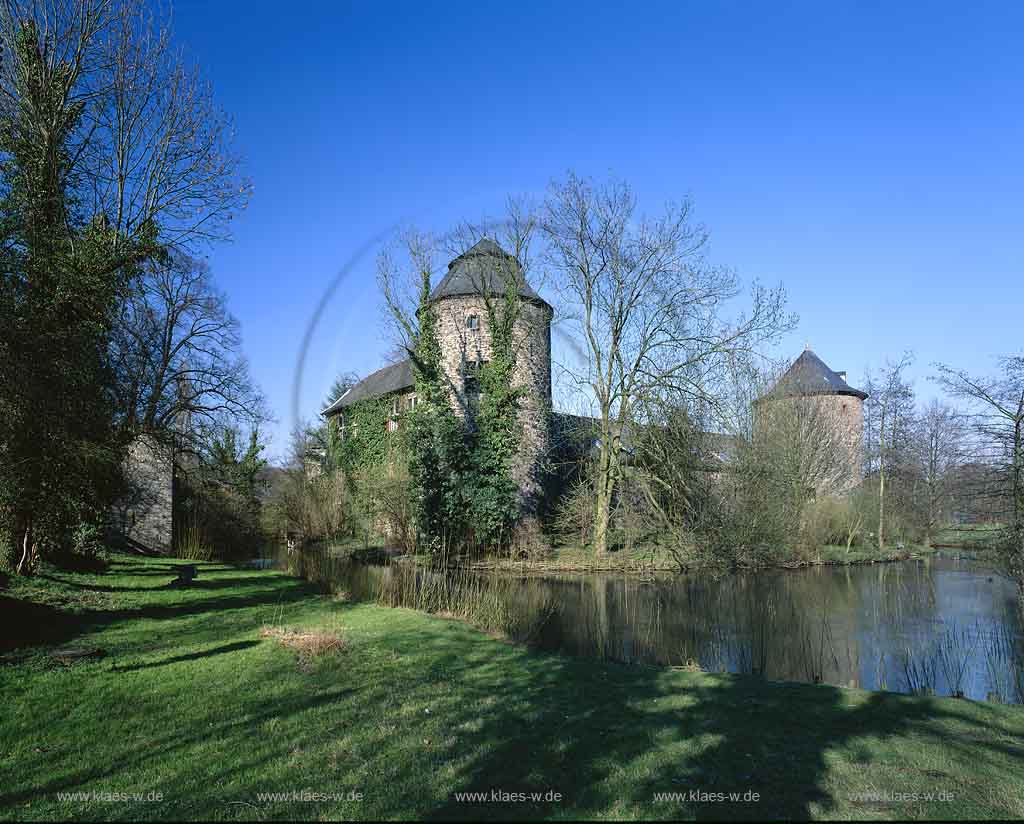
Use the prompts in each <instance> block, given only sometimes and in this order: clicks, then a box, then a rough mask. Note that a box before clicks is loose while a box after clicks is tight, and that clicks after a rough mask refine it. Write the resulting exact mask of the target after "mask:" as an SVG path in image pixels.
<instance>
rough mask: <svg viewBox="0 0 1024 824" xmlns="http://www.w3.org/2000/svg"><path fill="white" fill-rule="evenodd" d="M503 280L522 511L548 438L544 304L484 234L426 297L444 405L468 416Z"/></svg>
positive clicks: (530, 503)
mask: <svg viewBox="0 0 1024 824" xmlns="http://www.w3.org/2000/svg"><path fill="white" fill-rule="evenodd" d="M509 285H513V286H514V288H515V291H516V294H517V295H518V298H519V300H518V311H517V314H516V316H515V322H514V324H513V329H512V342H513V352H514V358H515V366H514V369H513V372H512V384H513V386H515V387H517V388H519V389H521V390H522V398H521V401H520V413H519V423H520V427H521V437H520V444H519V455H518V458H517V460H516V461H515V463H514V468H513V477H514V479H515V481H516V483H517V484H518V485H519V487H520V489H521V490H522V502H523V506H524V508H526V509H527V510H530V509H532V508H533V507H535V506H536V504H537V501H538V500H539V496H540V494H541V486H540V472H539V470H540V465H541V463H542V462H543V459H544V457H545V455H546V454H547V451H548V447H549V443H550V420H551V317H552V314H553V311H552V308H551V305H550V304H549V303H548V302H547V301H545V300H544V299H543V298H542V297H541V296H540V295H538V294H537V293H536V292H535V291H534V290H533V289H532V288H531V287H530V285H529V284H528V283H527V282H526V278H525V276H524V274H523V268H522V265H521V264H520V262H519V260H517V259H516V257H515V256H514V255H511V254H509V253H508V252H506V251H505V250H504V249H502V248H501V247H500V246H499V245H498V244H497V243H495V242H494V241H493V240H491V239H490V238H486V237H485V238H484V239H482V240H481V241H480V242H478V243H477V244H476V245H474V246H473V247H472V248H470V249H469V250H467V251H466V252H464V253H463V254H461V255H459V256H458V257H457V258H455V259H454V260H452V261H451V262H450V263H449V264H448V271H447V273H446V274H445V275H444V277H443V278H442V279H441V281H440V283H438V284H437V286H436V287H435V288H434V290H433V292H432V293H431V295H430V299H431V302H432V304H433V307H434V309H435V313H436V317H437V326H438V338H439V342H440V344H441V357H442V362H443V368H444V376H445V381H446V383H447V384H448V388H449V392H450V395H451V398H452V404H453V406H454V407H455V411H456V414H458V415H460V416H462V417H466V416H472V414H473V410H474V408H475V405H476V403H477V402H478V400H479V391H480V386H479V382H478V377H477V375H478V372H479V369H480V367H481V366H482V365H483V364H485V363H487V362H488V361H490V359H491V341H492V338H491V332H492V330H491V329H489V325H490V323H489V318H488V311H487V303H488V302H490V303H491V305H492V307H502V306H503V305H504V302H505V295H506V293H507V290H508V287H509Z"/></svg>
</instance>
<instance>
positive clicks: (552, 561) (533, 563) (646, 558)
mask: <svg viewBox="0 0 1024 824" xmlns="http://www.w3.org/2000/svg"><path fill="white" fill-rule="evenodd" d="M935 551H936V550H934V549H931V548H929V547H926V546H907V547H903V548H897V547H888V548H886V549H884V550H880V549H879V548H878V547H875V546H854V547H851V548H850V549H849V550H847V548H846V547H845V546H823V547H821V548H820V549H819V550H818V552H817V553H816V554H815V555H811V556H809V557H803V558H798V557H795V556H793V555H792V554H789V555H780V559H779V560H778V561H776V562H775V563H767V564H766V565H765V566H767V567H769V568H771V567H782V568H787V569H796V568H799V567H806V566H816V565H822V564H829V565H840V566H841V565H847V564H877V563H888V562H891V561H905V560H908V559H910V558H920V557H924V556H926V555H930V554H933V553H934V552H935ZM469 566H470V567H472V568H473V569H491V570H507V571H515V572H535V573H543V572H622V573H646V572H674V571H677V570H679V569H680V568H683V569H699V568H700V566H701V564H700V562H699V561H687V560H686V559H682V561H680V560H679V559H677V558H676V556H675V555H673V554H672V553H671V552H669V551H668V550H666V549H663V548H661V547H637V548H634V549H629V550H625V549H622V550H619V551H617V552H610V553H608V554H607V555H605V556H603V557H598V556H596V555H595V554H594V552H593V550H592V549H590V548H589V547H578V546H567V547H555V548H554V549H552V550H551V552H550V553H549V554H548V555H547V556H544V557H540V558H531V559H512V558H501V557H493V556H492V557H488V558H483V559H480V560H478V561H473V562H472V563H471V564H469Z"/></svg>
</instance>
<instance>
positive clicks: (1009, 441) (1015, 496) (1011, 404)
mask: <svg viewBox="0 0 1024 824" xmlns="http://www.w3.org/2000/svg"><path fill="white" fill-rule="evenodd" d="M998 366H999V371H998V373H997V374H996V375H993V376H976V375H971V374H970V373H968V372H966V371H964V370H962V369H954V368H952V367H950V366H945V365H942V364H940V365H939V366H938V371H939V374H938V380H939V383H940V384H941V385H942V386H943V387H945V389H946V391H948V392H949V393H950V394H951V395H953V396H954V397H957V398H961V399H962V400H964V401H965V402H966V403H967V404H968V410H967V421H968V423H969V425H970V427H971V430H972V433H973V440H974V444H973V450H974V452H975V454H974V456H973V457H974V459H975V461H977V462H978V463H979V464H981V465H983V466H985V467H987V468H989V469H990V470H991V471H990V472H988V473H984V476H983V477H985V478H986V479H987V478H993V479H995V480H996V482H997V483H998V485H999V492H1000V495H999V499H1000V502H1001V503H1002V506H1001V507H1000V513H1001V515H1002V518H1003V520H1004V523H1006V525H1007V526H1006V534H1005V536H1004V541H1003V546H1004V549H1005V556H1006V561H1007V565H1008V567H1009V571H1010V573H1011V574H1012V575H1013V576H1014V578H1015V579H1016V580H1017V582H1018V586H1019V587H1020V591H1021V594H1022V597H1024V356H1022V355H1014V356H1009V357H1002V358H1000V359H999V361H998Z"/></svg>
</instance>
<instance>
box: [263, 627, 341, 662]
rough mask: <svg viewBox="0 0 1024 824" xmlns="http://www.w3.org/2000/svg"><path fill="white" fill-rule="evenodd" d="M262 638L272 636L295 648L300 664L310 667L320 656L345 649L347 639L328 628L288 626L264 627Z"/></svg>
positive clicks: (290, 647) (279, 641)
mask: <svg viewBox="0 0 1024 824" xmlns="http://www.w3.org/2000/svg"><path fill="white" fill-rule="evenodd" d="M260 638H272V639H273V640H275V641H277V642H278V643H279V644H281V646H283V647H288V649H290V650H294V651H295V652H296V653H297V654H298V656H299V665H300V666H302V667H304V668H305V667H309V666H311V665H312V664H313V662H314V661H316V660H317V659H318V658H323V657H324V656H327V655H337V654H338V653H340V652H344V651H345V639H344V638H342V637H341V636H340V635H338V634H337V633H336V632H328V631H327V630H299V629H289V628H288V627H263V629H261V630H260Z"/></svg>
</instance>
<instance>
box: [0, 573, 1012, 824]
mask: <svg viewBox="0 0 1024 824" xmlns="http://www.w3.org/2000/svg"><path fill="white" fill-rule="evenodd" d="M170 564H171V562H170V561H159V560H141V559H136V558H125V557H121V558H119V559H117V560H116V561H115V563H114V564H113V566H112V568H111V570H110V571H109V572H108V573H107V574H103V575H86V574H71V573H64V572H54V571H52V570H51V571H46V572H44V574H43V575H41V576H40V577H39V578H37V579H35V580H32V581H29V582H23V581H18V580H12V581H10V582H9V583H8V588H7V589H6V590H0V611H2V612H0V615H2V624H0V626H3V628H4V635H3V638H4V639H6V642H7V651H6V652H4V653H3V657H2V659H0V690H2V692H0V695H2V698H3V704H2V712H0V818H5V819H17V820H27V819H37V820H49V819H66V818H81V819H94V820H98V819H103V820H110V819H143V818H147V819H149V818H152V819H161V818H163V819H182V818H185V819H206V818H213V819H249V820H252V819H256V820H265V819H275V818H287V819H296V818H302V819H341V818H347V819H352V818H407V817H408V818H433V819H450V818H465V819H478V818H480V817H481V816H485V817H487V818H491V817H519V818H535V817H550V818H580V817H582V818H604V819H608V818H621V817H644V818H648V817H650V818H727V819H731V818H746V819H759V820H763V819H764V818H766V817H769V818H779V817H782V818H807V817H814V818H868V819H874V818H928V817H931V818H943V819H955V818H984V817H989V818H991V817H995V818H1003V817H1009V818H1021V817H1022V816H1024V769H1022V764H1024V709H1021V708H1016V707H1006V706H1000V705H995V704H985V703H974V702H970V701H964V700H955V699H933V698H932V699H930V698H911V697H905V696H899V695H895V694H888V693H869V692H863V691H858V690H843V689H838V688H835V687H830V686H812V685H798V684H781V683H766V682H763V681H759V680H757V679H754V678H749V677H747V678H744V677H732V676H725V675H708V674H703V673H688V672H680V671H670V670H660V669H653V668H642V667H629V666H623V665H616V664H605V663H600V662H596V661H588V660H575V659H571V658H566V657H560V656H557V655H549V654H540V653H537V652H532V651H530V650H528V649H525V648H522V647H518V646H513V645H509V644H506V643H503V642H502V641H500V640H498V639H494V638H491V637H488V636H486V635H484V634H482V633H479V632H477V631H476V630H474V629H472V628H471V627H469V626H466V625H464V624H461V623H458V622H454V621H447V620H444V619H441V618H437V617H431V616H427V615H424V614H420V613H416V612H412V611H408V610H397V609H386V608H383V607H379V606H376V605H370V604H349V603H344V602H338V601H335V600H332V599H330V598H327V597H322V596H320V595H318V594H317V593H316V592H314V591H312V590H311V589H310V588H309V587H308V586H307V585H306V584H304V583H302V582H300V581H297V580H292V579H289V578H287V577H284V576H283V575H281V574H279V573H275V572H270V571H266V572H264V571H251V570H238V569H232V568H229V567H226V566H223V565H217V564H201V565H199V566H200V577H199V578H198V579H197V581H196V582H195V584H194V585H193V586H192V587H191V588H187V589H167V588H165V587H164V585H165V584H166V583H167V582H168V581H169V580H170V578H171V575H170V573H169V571H168V567H169V566H170ZM266 625H273V626H283V627H288V628H293V629H307V630H314V629H315V630H324V631H327V632H331V633H337V634H340V635H341V636H342V637H343V638H344V640H345V643H346V648H345V650H344V651H343V652H340V653H335V654H331V655H325V656H323V657H321V658H318V659H316V660H314V661H313V662H312V663H303V662H302V661H300V660H299V659H298V658H297V656H296V654H295V653H294V652H293V651H292V650H290V649H288V648H285V647H283V646H282V645H281V644H280V643H279V642H278V641H277V640H275V639H273V638H263V637H262V636H261V633H260V630H261V628H262V627H264V626H266ZM15 637H17V638H20V639H21V643H24V642H26V641H28V640H33V641H35V642H36V644H35V646H32V647H27V648H26V647H21V648H20V649H15V650H13V651H12V650H11V649H10V646H11V645H12V641H11V639H12V638H15ZM0 643H2V641H0ZM69 644H70V645H77V646H96V647H100V648H102V649H103V650H104V651H105V652H106V655H105V657H103V658H101V659H98V660H90V661H82V662H79V663H76V664H73V665H69V666H68V665H63V664H60V663H57V662H56V661H54V660H53V659H52V658H51V657H50V656H49V652H51V651H52V650H53V648H54V647H55V646H67V645H69ZM303 791H305V792H307V793H324V794H330V793H333V794H337V795H336V797H335V798H333V799H329V800H321V801H302V800H291V799H278V800H268V799H267V798H261V797H260V794H261V793H291V792H296V793H302V792H303ZM467 791H472V792H484V793H487V794H488V797H490V793H492V791H497V792H499V793H500V792H505V793H516V792H534V791H536V792H539V793H541V794H542V800H539V801H536V802H534V801H531V800H526V801H522V802H514V801H506V802H504V803H501V802H486V803H475V804H474V803H468V802H465V801H460V800H458V799H457V797H456V795H455V794H456V793H462V792H467ZM690 791H696V792H703V793H719V792H722V793H731V792H738V793H740V797H741V799H742V795H743V793H758V794H759V795H758V800H757V801H756V802H753V801H749V800H748V801H747V802H744V801H742V800H739V801H735V802H734V801H730V800H729V799H728V797H726V799H725V800H722V801H711V800H704V801H700V800H690V798H689V795H688V794H689V793H690ZM65 792H89V793H92V792H95V793H101V794H102V793H127V794H132V793H141V794H143V796H145V794H147V793H161V794H162V800H161V801H158V802H157V801H153V802H148V801H135V800H130V801H125V800H89V801H82V800H61V798H60V796H59V795H58V794H59V793H65ZM549 792H550V793H552V794H553V793H558V794H560V799H559V800H557V801H556V800H553V799H552V800H543V795H544V794H545V793H549ZM658 793H680V794H686V798H685V800H658V799H657V797H656V794H658ZM860 793H878V794H880V795H878V796H877V800H868V799H866V797H864V796H859V795H858V794H860ZM894 793H902V794H905V795H906V797H904V798H896V797H894V796H893V795H892V794H894ZM355 794H358V796H356V795H355ZM926 794H932V797H931V798H930V799H929V798H927V797H926ZM940 794H941V795H940ZM915 795H916V800H915V798H914V796H915ZM307 797H308V796H307ZM712 797H713V796H712ZM751 797H752V796H749V795H748V798H751ZM98 798H99V799H103V798H105V797H104V796H102V795H100V796H98ZM705 798H707V796H705Z"/></svg>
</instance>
